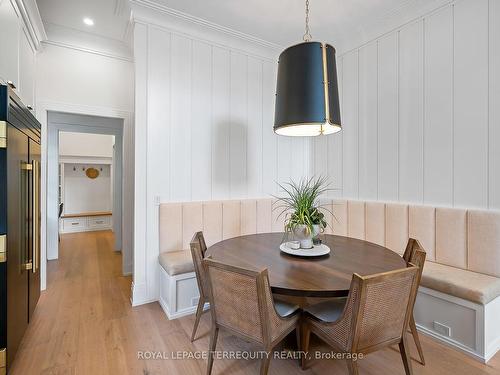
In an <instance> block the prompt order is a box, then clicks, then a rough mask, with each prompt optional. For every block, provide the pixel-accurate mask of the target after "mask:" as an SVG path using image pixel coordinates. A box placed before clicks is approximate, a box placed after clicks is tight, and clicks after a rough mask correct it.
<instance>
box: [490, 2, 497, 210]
mask: <svg viewBox="0 0 500 375" xmlns="http://www.w3.org/2000/svg"><path fill="white" fill-rule="evenodd" d="M489 7H490V20H489V27H490V30H489V41H490V45H489V48H490V50H489V58H490V60H489V64H488V65H489V80H488V81H489V121H488V123H489V142H490V145H489V151H490V154H489V160H490V161H489V167H490V170H489V173H490V177H489V183H490V186H489V202H488V204H489V207H490V208H494V209H497V210H498V209H500V2H498V1H497V0H490V3H489Z"/></svg>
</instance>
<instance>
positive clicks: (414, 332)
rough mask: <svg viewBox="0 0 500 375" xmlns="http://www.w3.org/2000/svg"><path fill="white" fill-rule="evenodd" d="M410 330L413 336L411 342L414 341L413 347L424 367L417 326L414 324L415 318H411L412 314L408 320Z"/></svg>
mask: <svg viewBox="0 0 500 375" xmlns="http://www.w3.org/2000/svg"><path fill="white" fill-rule="evenodd" d="M410 330H411V334H412V336H413V341H415V346H416V347H417V350H418V355H419V357H420V363H421V364H422V365H424V366H425V359H424V352H423V350H422V345H420V337H419V336H418V331H417V325H416V324H415V318H414V317H413V314H411V318H410Z"/></svg>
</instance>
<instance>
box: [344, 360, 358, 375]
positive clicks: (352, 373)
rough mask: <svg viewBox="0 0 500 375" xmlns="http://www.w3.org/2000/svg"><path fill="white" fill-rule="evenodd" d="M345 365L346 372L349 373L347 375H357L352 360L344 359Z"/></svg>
mask: <svg viewBox="0 0 500 375" xmlns="http://www.w3.org/2000/svg"><path fill="white" fill-rule="evenodd" d="M346 363H347V372H348V373H349V375H358V374H359V370H358V362H357V361H353V360H352V359H346Z"/></svg>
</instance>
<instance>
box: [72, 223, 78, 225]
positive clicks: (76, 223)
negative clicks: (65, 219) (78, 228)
mask: <svg viewBox="0 0 500 375" xmlns="http://www.w3.org/2000/svg"><path fill="white" fill-rule="evenodd" d="M79 224H80V223H71V225H79Z"/></svg>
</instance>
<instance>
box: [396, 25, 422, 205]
mask: <svg viewBox="0 0 500 375" xmlns="http://www.w3.org/2000/svg"><path fill="white" fill-rule="evenodd" d="M423 27H424V26H423V21H418V22H415V23H412V24H410V25H408V26H406V27H404V28H403V29H401V31H400V33H399V199H400V200H402V201H406V202H416V203H422V201H423V181H424V180H423V177H424V176H423V147H422V145H423V88H424V81H423V78H424V77H423V53H422V51H423Z"/></svg>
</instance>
